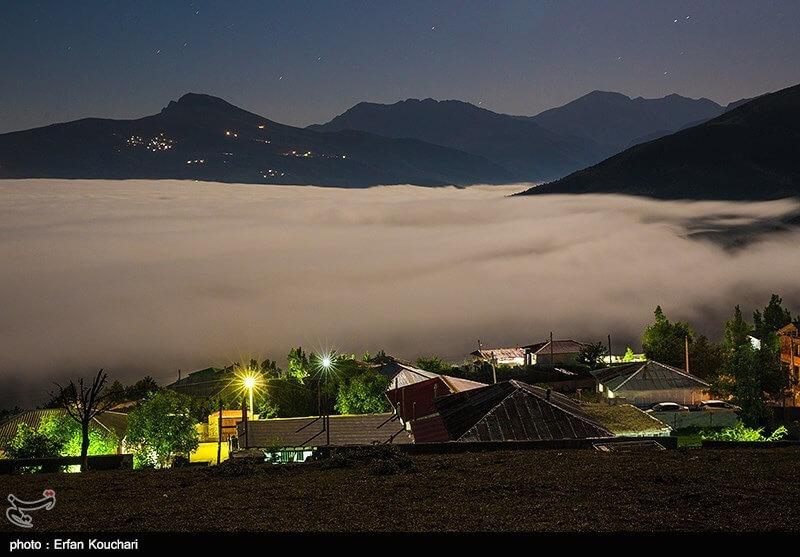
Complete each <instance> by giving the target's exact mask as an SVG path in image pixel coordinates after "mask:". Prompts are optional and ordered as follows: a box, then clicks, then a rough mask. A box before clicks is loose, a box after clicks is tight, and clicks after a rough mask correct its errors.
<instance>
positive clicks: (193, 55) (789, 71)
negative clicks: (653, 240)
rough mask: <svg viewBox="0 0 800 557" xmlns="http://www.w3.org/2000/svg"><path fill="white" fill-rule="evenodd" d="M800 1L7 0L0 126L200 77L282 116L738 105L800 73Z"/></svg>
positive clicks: (49, 119) (0, 26)
mask: <svg viewBox="0 0 800 557" xmlns="http://www.w3.org/2000/svg"><path fill="white" fill-rule="evenodd" d="M799 22H800V2H797V1H795V0H789V1H759V2H755V1H739V0H724V1H707V2H702V3H698V2H693V1H691V2H690V1H677V2H667V1H663V0H659V1H642V0H636V1H627V0H625V1H621V0H620V1H613V2H612V1H604V2H597V1H563V0H562V1H558V2H535V1H532V0H525V1H497V2H489V1H468V0H457V1H450V0H437V1H436V2H430V1H420V2H418V1H410V0H404V1H403V2H396V1H383V0H369V1H357V0H348V1H344V0H340V1H275V2H266V1H262V2H244V1H241V2H197V1H195V2H178V1H163V0H161V1H152V2H146V1H140V0H137V1H135V2H123V1H114V2H108V1H96V2H95V1H83V2H61V1H53V2H36V1H24V2H4V3H3V8H2V12H0V50H1V51H2V52H3V56H2V57H0V73H2V75H3V86H2V87H0V132H6V131H13V130H19V129H25V128H30V127H35V126H40V125H44V124H49V123H53V122H59V121H67V120H72V119H76V118H81V117H86V116H104V117H115V118H133V117H140V116H144V115H147V114H151V113H155V112H157V111H158V110H160V109H161V108H162V107H163V106H164V105H166V104H167V102H168V101H169V100H170V99H176V98H178V97H179V96H180V95H182V94H183V93H186V92H188V91H194V92H204V93H209V94H213V95H217V96H221V97H223V98H225V99H227V100H229V101H230V102H232V103H234V104H236V105H238V106H241V107H243V108H246V109H248V110H251V111H254V112H257V113H260V114H262V115H264V116H267V117H269V118H272V119H274V120H277V121H280V122H284V123H288V124H294V125H308V124H311V123H315V122H324V121H327V120H329V119H330V118H332V117H333V116H334V115H336V114H338V113H340V112H342V111H344V110H346V109H347V108H349V107H350V106H352V105H353V104H355V103H357V102H359V101H364V100H367V101H375V102H394V101H397V100H401V99H405V98H408V97H417V98H425V97H433V98H437V99H449V98H456V99H461V100H465V101H469V102H472V103H475V104H480V105H481V106H483V107H486V108H489V109H492V110H496V111H499V112H506V113H513V114H525V115H530V114H535V113H537V112H539V111H541V110H543V109H546V108H550V107H553V106H558V105H560V104H564V103H565V102H568V101H570V100H572V99H574V98H576V97H578V96H580V95H583V94H585V93H587V92H589V91H592V90H595V89H601V90H613V91H619V92H622V93H625V94H628V95H630V96H640V95H641V96H645V97H657V96H663V95H666V94H669V93H673V92H677V93H679V94H682V95H687V96H691V97H703V96H704V97H708V98H711V99H713V100H715V101H717V102H720V103H723V104H724V103H727V102H730V101H733V100H737V99H740V98H743V97H750V96H754V95H757V94H759V93H762V92H767V91H774V90H777V89H780V88H782V87H786V86H789V85H792V84H795V83H797V82H798V81H800V72H798V60H800V33H798V32H797V30H798V23H799Z"/></svg>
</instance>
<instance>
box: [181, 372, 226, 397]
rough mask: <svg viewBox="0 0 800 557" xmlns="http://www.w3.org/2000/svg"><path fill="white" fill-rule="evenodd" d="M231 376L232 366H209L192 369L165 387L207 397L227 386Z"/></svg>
mask: <svg viewBox="0 0 800 557" xmlns="http://www.w3.org/2000/svg"><path fill="white" fill-rule="evenodd" d="M233 377H234V373H233V369H232V368H227V369H222V368H216V367H209V368H206V369H201V370H198V371H193V372H192V373H190V374H189V375H187V376H186V377H184V378H183V379H181V380H180V381H176V382H175V383H172V384H171V385H167V388H168V389H171V390H173V391H175V392H177V393H181V394H184V395H189V396H191V397H195V398H209V397H212V396H216V395H218V394H219V393H220V392H221V391H222V390H223V389H225V388H226V387H228V386H229V385H230V383H231V380H232V379H233Z"/></svg>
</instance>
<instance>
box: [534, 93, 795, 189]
mask: <svg viewBox="0 0 800 557" xmlns="http://www.w3.org/2000/svg"><path fill="white" fill-rule="evenodd" d="M545 193H623V194H630V195H645V196H650V197H656V198H665V199H730V200H762V199H764V200H766V199H779V198H784V197H796V196H800V85H796V86H794V87H789V88H787V89H783V90H781V91H778V92H776V93H771V94H767V95H763V96H760V97H757V98H756V99H754V100H751V101H749V102H746V103H744V104H741V105H739V106H737V107H735V108H732V109H731V110H728V111H727V112H725V113H724V114H722V115H721V116H718V117H716V118H714V119H712V120H709V121H707V122H705V123H702V124H700V125H698V126H694V127H691V128H688V129H685V130H682V131H679V132H677V133H674V134H672V135H668V136H666V137H662V138H660V139H656V140H654V141H651V142H649V143H644V144H641V145H636V146H635V147H631V148H630V149H628V150H626V151H624V152H622V153H619V154H618V155H615V156H613V157H611V158H610V159H608V160H605V161H603V162H601V163H599V164H597V165H595V166H593V167H590V168H587V169H585V170H581V171H578V172H575V173H573V174H571V175H570V176H567V177H566V178H563V179H561V180H558V181H555V182H551V183H549V184H544V185H541V186H537V187H534V188H531V189H529V190H527V191H525V192H523V194H545Z"/></svg>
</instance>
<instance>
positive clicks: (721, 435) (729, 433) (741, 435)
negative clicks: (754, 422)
mask: <svg viewBox="0 0 800 557" xmlns="http://www.w3.org/2000/svg"><path fill="white" fill-rule="evenodd" d="M787 433H788V431H787V429H786V428H785V427H784V426H780V427H779V428H778V429H776V430H775V431H773V432H772V435H770V436H769V437H765V436H764V428H763V427H760V428H752V427H747V426H746V425H744V424H743V423H742V422H736V424H735V425H733V426H731V427H726V428H724V429H715V430H710V429H704V430H702V431H701V432H700V437H702V438H703V439H707V440H709V441H758V442H770V441H780V440H781V439H783V438H784V437H785V436H786V434H787Z"/></svg>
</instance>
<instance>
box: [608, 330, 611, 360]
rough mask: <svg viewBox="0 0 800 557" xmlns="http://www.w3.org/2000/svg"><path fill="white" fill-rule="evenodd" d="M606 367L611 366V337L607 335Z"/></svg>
mask: <svg viewBox="0 0 800 557" xmlns="http://www.w3.org/2000/svg"><path fill="white" fill-rule="evenodd" d="M608 365H611V335H608Z"/></svg>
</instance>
